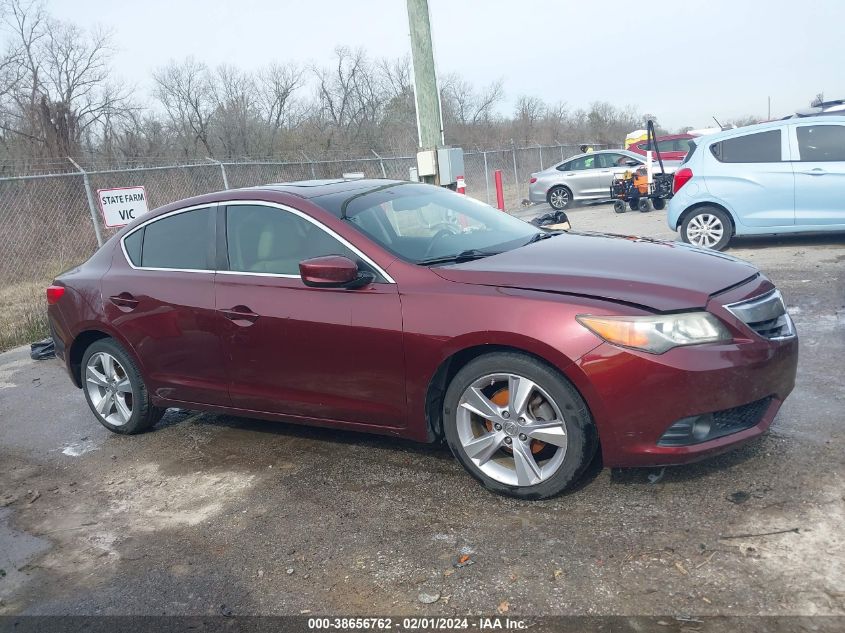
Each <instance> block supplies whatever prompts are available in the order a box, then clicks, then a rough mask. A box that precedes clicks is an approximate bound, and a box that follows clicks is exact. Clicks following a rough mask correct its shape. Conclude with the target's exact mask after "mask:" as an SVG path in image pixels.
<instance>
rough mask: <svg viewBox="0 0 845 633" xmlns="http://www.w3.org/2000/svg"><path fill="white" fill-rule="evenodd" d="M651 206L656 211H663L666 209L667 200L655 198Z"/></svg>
mask: <svg viewBox="0 0 845 633" xmlns="http://www.w3.org/2000/svg"><path fill="white" fill-rule="evenodd" d="M651 204H652V205H653V206H654V209H655V210H656V211H663V209H665V208H666V200H664V199H663V198H655V199H654V200H652V201H651Z"/></svg>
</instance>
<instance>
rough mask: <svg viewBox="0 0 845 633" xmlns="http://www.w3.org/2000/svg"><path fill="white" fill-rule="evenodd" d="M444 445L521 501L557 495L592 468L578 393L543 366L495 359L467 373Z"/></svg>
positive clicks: (460, 380) (591, 435) (457, 385)
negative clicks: (587, 468) (590, 466)
mask: <svg viewBox="0 0 845 633" xmlns="http://www.w3.org/2000/svg"><path fill="white" fill-rule="evenodd" d="M444 420H445V433H446V440H447V442H448V443H449V447H450V448H451V450H452V453H453V454H454V455H455V457H456V458H457V459H458V461H460V462H461V464H462V465H463V466H464V467H465V468H466V469H467V470H468V471H469V472H470V474H472V475H473V476H474V477H475V478H476V479H478V480H479V481H481V483H482V484H484V486H485V487H487V488H489V489H490V490H493V491H494V492H498V493H501V494H507V495H510V496H514V497H519V498H523V499H543V498H546V497H551V496H554V495H556V494H558V493H560V492H561V491H563V490H564V489H566V488H567V487H568V486H570V485H571V484H572V483H573V482H574V481H576V480H577V478H578V477H579V476H580V475H581V473H582V472H583V470H584V468H585V467H586V466H587V464H589V462H590V460H591V459H592V457H593V454H594V452H595V448H596V441H595V430H594V428H593V425H592V422H591V420H590V415H589V413H588V412H587V408H586V405H585V403H584V401H583V400H582V399H581V397H580V395H579V394H578V392H577V391H576V390H575V389H574V388H573V387H572V385H570V384H569V382H568V381H566V379H565V378H563V377H562V376H560V375H559V374H558V373H557V372H555V371H554V370H552V369H551V368H549V367H547V366H546V365H544V364H543V363H541V362H539V361H537V360H535V359H533V358H530V357H527V356H523V355H521V354H516V353H497V354H489V355H486V356H482V357H480V358H477V359H476V360H474V361H472V362H471V363H469V364H468V365H467V366H466V367H464V368H463V369H462V370H461V371H459V372H458V374H457V375H456V376H455V378H454V379H453V380H452V382H451V384H450V385H449V389H448V390H447V393H446V398H445V401H444Z"/></svg>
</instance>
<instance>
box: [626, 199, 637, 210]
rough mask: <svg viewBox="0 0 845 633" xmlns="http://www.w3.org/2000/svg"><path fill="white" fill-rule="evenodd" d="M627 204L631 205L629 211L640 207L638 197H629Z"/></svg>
mask: <svg viewBox="0 0 845 633" xmlns="http://www.w3.org/2000/svg"><path fill="white" fill-rule="evenodd" d="M628 206H629V207H631V211H637V210H638V209H639V208H640V199H639V198H631V199H630V200H628Z"/></svg>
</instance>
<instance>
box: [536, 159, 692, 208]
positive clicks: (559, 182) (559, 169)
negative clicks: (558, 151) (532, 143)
mask: <svg viewBox="0 0 845 633" xmlns="http://www.w3.org/2000/svg"><path fill="white" fill-rule="evenodd" d="M645 162H646V159H645V157H644V156H640V155H639V154H635V153H634V152H630V151H628V150H624V149H606V150H600V151H597V152H588V153H586V154H578V155H577V156H572V157H571V158H568V159H567V160H565V161H563V162H561V163H558V164H557V165H553V166H551V167H549V168H548V169H544V170H543V171H540V172H537V173H534V174H531V177H530V178H529V180H528V199H529V200H530V201H531V202H537V203H539V202H548V203H549V205H550V206H551V207H552V208H553V209H556V210H561V209H566V208H568V207H571V206H572V205H574V204H577V203H578V202H585V201H588V200H593V201H594V200H608V199H610V183H611V182H612V181H613V179H614V178H618V177H619V176H621V175H622V174H624V173H625V172H626V171H631V170H632V169H636V168H637V167H641V166H642V165H645ZM675 166H677V163H670V164H668V165H666V166H665V167H666V170H667V172H669V171H671V170H672V169H674V167H675ZM654 168H655V169H659V167H658V166H657V162H656V161H655V163H654Z"/></svg>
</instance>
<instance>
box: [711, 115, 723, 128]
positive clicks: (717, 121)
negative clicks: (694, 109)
mask: <svg viewBox="0 0 845 633" xmlns="http://www.w3.org/2000/svg"><path fill="white" fill-rule="evenodd" d="M713 120H714V121H715V122H716V125H718V126H719V129H720V130H723V131H724V129H725V126H724V125H722V124H721V123H719V119H717V118H716V117H713Z"/></svg>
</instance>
